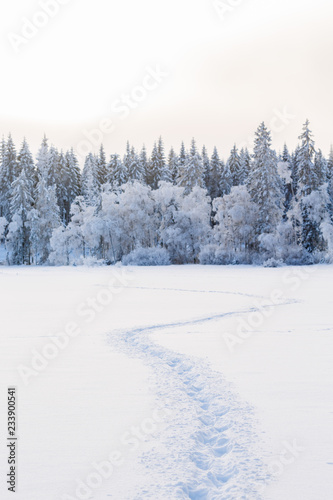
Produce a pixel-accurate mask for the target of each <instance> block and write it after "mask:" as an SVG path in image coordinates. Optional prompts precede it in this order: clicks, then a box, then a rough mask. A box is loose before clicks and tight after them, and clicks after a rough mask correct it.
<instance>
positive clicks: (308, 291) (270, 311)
mask: <svg viewBox="0 0 333 500" xmlns="http://www.w3.org/2000/svg"><path fill="white" fill-rule="evenodd" d="M332 289H333V267H332V266H313V267H308V268H305V267H304V268H287V267H286V268H279V269H263V268H254V267H243V266H240V267H231V266H230V267H229V266H228V267H209V266H205V267H204V266H179V267H177V266H170V267H164V268H113V267H109V268H37V269H36V268H7V267H2V268H0V318H1V335H0V370H1V378H0V384H1V392H0V394H2V396H1V398H2V401H1V402H0V441H1V443H2V444H1V447H0V470H1V483H0V498H1V499H2V498H4V499H9V498H12V495H13V494H12V493H10V492H7V490H6V484H5V483H6V474H7V469H8V465H7V463H6V461H7V449H6V437H7V436H6V413H7V412H6V388H7V386H9V385H16V386H17V392H18V489H17V493H16V496H15V498H17V499H18V500H58V499H59V500H73V499H78V498H81V499H95V500H107V499H109V498H114V499H117V500H125V499H128V500H135V499H136V500H139V499H145V498H147V499H165V500H173V499H175V500H176V499H186V498H187V499H189V498H190V499H194V500H199V499H219V500H222V499H223V500H231V499H232V500H238V499H249V500H250V499H251V500H252V499H258V500H259V499H263V500H269V499H270V500H281V499H286V500H289V499H290V500H318V499H321V500H326V499H327V500H328V499H330V498H333V469H332V467H333V432H332V429H333V335H332V329H333V324H332V319H333V317H332V309H333V308H332V302H333V298H332V297H333V294H332ZM66 332H67V333H66ZM50 358H52V359H50Z"/></svg>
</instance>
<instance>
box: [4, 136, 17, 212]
mask: <svg viewBox="0 0 333 500" xmlns="http://www.w3.org/2000/svg"><path fill="white" fill-rule="evenodd" d="M1 156H2V163H1V169H0V216H1V217H5V218H6V219H7V220H8V221H10V220H11V210H10V203H11V194H12V184H13V182H14V180H15V179H16V178H17V177H18V175H19V167H18V162H17V157H16V149H15V145H14V142H13V139H12V136H11V134H9V135H8V140H7V143H5V141H4V140H3V141H2V147H1Z"/></svg>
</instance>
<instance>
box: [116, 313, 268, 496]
mask: <svg viewBox="0 0 333 500" xmlns="http://www.w3.org/2000/svg"><path fill="white" fill-rule="evenodd" d="M229 314H233V313H228V314H227V315H229ZM235 314H236V313H235ZM237 314H239V311H238V312H237ZM220 316H221V317H222V316H224V315H220ZM211 319H213V318H212V317H209V318H204V319H201V320H200V319H199V320H193V321H192V322H186V323H185V324H190V323H197V322H199V321H202V322H205V321H209V320H211ZM183 324H184V323H180V324H169V325H156V326H149V327H146V328H138V329H134V330H132V331H128V332H123V331H118V332H113V333H112V334H110V336H109V340H110V342H111V343H112V344H113V345H114V346H115V347H116V348H117V349H118V350H120V351H121V352H123V353H124V354H126V355H128V356H131V357H135V358H139V359H141V360H142V361H143V362H144V363H145V364H147V365H148V366H149V367H150V368H151V369H152V371H153V373H154V378H155V381H154V384H155V387H154V390H155V392H156V395H157V398H158V401H159V405H160V406H164V407H165V408H166V409H168V410H169V412H168V417H167V419H166V422H165V425H164V427H163V429H162V430H159V432H158V435H155V436H154V446H152V447H151V449H150V450H149V451H148V452H145V453H143V454H142V457H141V466H142V467H143V470H144V471H145V472H144V473H143V474H140V478H139V479H138V481H139V483H140V484H138V485H137V488H136V491H135V494H134V493H132V496H131V497H128V498H131V500H134V499H135V500H144V499H154V500H157V499H161V500H162V499H164V500H165V499H168V500H178V499H192V500H260V499H261V498H262V496H261V493H260V492H262V491H263V489H264V487H265V483H267V481H268V479H269V477H268V474H267V471H266V470H265V466H264V464H263V462H262V461H261V460H260V459H259V456H260V451H259V445H258V442H259V439H258V437H257V435H256V433H255V430H254V417H253V411H252V409H251V407H250V406H249V405H248V404H246V403H244V402H243V401H241V400H240V398H239V397H238V396H237V395H235V394H234V393H233V392H232V390H231V389H230V385H229V384H228V382H226V381H225V380H224V378H223V376H222V375H221V374H220V373H217V372H214V371H213V370H212V369H211V368H210V366H209V364H208V363H206V362H205V361H203V360H200V359H196V358H193V357H188V356H185V355H182V354H178V353H176V352H174V351H171V350H169V349H166V348H164V347H162V346H160V345H157V344H155V343H154V342H153V341H152V340H151V338H150V336H149V332H150V333H152V332H153V331H154V330H155V331H157V330H159V329H161V328H163V329H165V328H174V327H177V326H180V325H183ZM256 450H257V451H256Z"/></svg>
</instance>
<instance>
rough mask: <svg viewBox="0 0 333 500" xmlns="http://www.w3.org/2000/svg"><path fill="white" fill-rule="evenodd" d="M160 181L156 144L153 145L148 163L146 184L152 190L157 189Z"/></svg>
mask: <svg viewBox="0 0 333 500" xmlns="http://www.w3.org/2000/svg"><path fill="white" fill-rule="evenodd" d="M160 180H161V172H160V158H159V154H158V148H157V144H156V142H155V143H154V147H153V151H152V154H151V157H150V159H149V162H148V176H147V184H148V186H150V187H151V188H152V189H157V188H158V183H159V182H160Z"/></svg>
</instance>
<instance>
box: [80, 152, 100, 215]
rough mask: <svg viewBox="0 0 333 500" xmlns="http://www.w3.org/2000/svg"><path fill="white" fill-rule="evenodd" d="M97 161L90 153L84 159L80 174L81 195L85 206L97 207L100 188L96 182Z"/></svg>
mask: <svg viewBox="0 0 333 500" xmlns="http://www.w3.org/2000/svg"><path fill="white" fill-rule="evenodd" d="M97 161H98V159H97V158H96V156H94V155H93V154H92V153H89V154H88V156H87V157H86V160H85V163H84V167H83V172H82V195H83V197H84V199H85V201H86V204H87V205H93V206H97V205H98V203H99V194H100V186H99V181H98V175H97V174H98V165H97Z"/></svg>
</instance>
